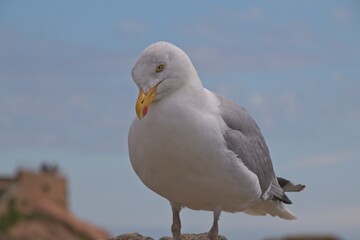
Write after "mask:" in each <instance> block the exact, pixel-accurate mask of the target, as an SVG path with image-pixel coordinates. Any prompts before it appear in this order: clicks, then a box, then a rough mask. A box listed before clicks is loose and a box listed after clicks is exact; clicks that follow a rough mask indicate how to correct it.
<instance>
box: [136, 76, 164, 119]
mask: <svg viewBox="0 0 360 240" xmlns="http://www.w3.org/2000/svg"><path fill="white" fill-rule="evenodd" d="M160 83H161V81H160V82H158V83H157V84H156V85H155V86H153V87H152V88H150V90H149V91H148V92H147V93H144V91H143V90H142V89H140V91H139V96H138V98H137V101H136V115H137V116H138V118H139V119H142V118H143V117H145V115H146V114H147V112H148V110H149V108H150V105H151V103H152V101H153V100H154V99H155V97H156V88H157V87H158V86H159V84H160Z"/></svg>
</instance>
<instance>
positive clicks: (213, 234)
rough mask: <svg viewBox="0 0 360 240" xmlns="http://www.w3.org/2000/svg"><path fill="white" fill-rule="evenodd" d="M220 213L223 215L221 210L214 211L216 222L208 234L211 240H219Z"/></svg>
mask: <svg viewBox="0 0 360 240" xmlns="http://www.w3.org/2000/svg"><path fill="white" fill-rule="evenodd" d="M220 213H221V211H220V210H215V211H214V222H213V225H212V227H211V229H210V231H209V233H208V237H209V239H210V240H217V238H218V233H219V228H218V221H219V217H220Z"/></svg>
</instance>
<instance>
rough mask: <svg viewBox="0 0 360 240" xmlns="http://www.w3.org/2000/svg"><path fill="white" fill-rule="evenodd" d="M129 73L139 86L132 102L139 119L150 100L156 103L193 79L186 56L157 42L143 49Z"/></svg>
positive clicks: (191, 66)
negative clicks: (136, 95) (134, 104)
mask: <svg viewBox="0 0 360 240" xmlns="http://www.w3.org/2000/svg"><path fill="white" fill-rule="evenodd" d="M131 74H132V78H133V80H134V82H135V83H136V85H137V86H138V87H139V96H138V99H137V101H136V114H137V116H138V118H139V119H141V118H143V117H144V116H145V115H146V114H147V112H148V110H149V108H150V105H151V103H152V102H153V101H160V100H161V99H162V98H164V97H166V96H168V95H169V94H171V93H173V92H175V91H176V90H178V89H180V88H181V87H182V86H184V85H186V84H188V83H189V82H191V81H194V80H193V79H194V78H195V79H196V78H197V73H196V70H195V68H194V66H193V64H192V63H191V61H190V59H189V57H188V56H187V55H186V53H185V52H184V51H183V50H181V49H180V48H178V47H176V46H175V45H173V44H171V43H167V42H157V43H154V44H152V45H150V46H149V47H147V48H146V49H145V50H144V51H143V52H142V54H141V55H140V57H139V59H138V60H137V61H136V62H135V65H134V67H133V69H132V72H131Z"/></svg>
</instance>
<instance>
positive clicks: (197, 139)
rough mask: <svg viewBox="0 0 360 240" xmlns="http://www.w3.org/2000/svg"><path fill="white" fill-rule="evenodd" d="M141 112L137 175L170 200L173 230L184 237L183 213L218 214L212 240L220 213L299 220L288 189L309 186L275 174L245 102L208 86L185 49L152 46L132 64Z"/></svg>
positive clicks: (136, 127)
mask: <svg viewBox="0 0 360 240" xmlns="http://www.w3.org/2000/svg"><path fill="white" fill-rule="evenodd" d="M131 74H132V78H133V80H134V82H135V83H136V85H137V87H138V88H139V95H138V98H137V101H136V107H135V108H136V114H137V117H135V119H134V120H133V122H132V124H131V127H130V130H129V135H128V147H129V157H130V161H131V165H132V167H133V169H134V171H135V172H136V174H137V175H138V177H139V178H140V180H141V181H142V182H143V183H144V185H146V186H147V187H148V188H150V189H151V190H152V191H154V192H155V193H157V194H159V195H160V196H162V197H164V198H166V199H167V200H168V201H169V202H170V205H171V209H172V225H171V232H172V235H173V239H174V240H178V239H180V237H181V220H180V210H181V209H182V208H189V209H193V210H205V211H212V212H213V224H212V227H211V229H210V231H209V232H208V237H209V239H210V240H215V239H217V237H218V220H219V217H220V214H221V212H222V211H225V212H231V213H234V212H244V213H246V214H250V215H262V216H264V215H267V214H269V215H271V216H277V217H280V218H283V219H287V220H292V219H295V218H296V217H295V215H294V214H293V213H291V212H290V211H289V210H288V209H286V208H285V206H284V204H291V201H290V199H289V198H288V197H287V196H286V194H285V191H293V192H297V191H301V190H303V189H304V187H305V186H304V185H301V184H294V183H292V182H291V181H289V180H287V179H284V178H277V177H276V175H275V172H274V168H273V165H272V161H271V158H270V153H269V149H268V147H267V145H266V142H265V139H264V137H263V135H262V133H261V131H260V129H259V127H258V125H257V124H256V122H255V121H254V120H253V118H252V117H251V116H250V115H249V113H248V112H247V111H246V110H245V109H244V108H243V107H241V106H239V105H237V104H235V103H233V102H232V101H230V100H228V99H227V98H225V97H223V96H220V95H218V94H215V93H213V92H211V91H210V90H208V89H206V88H204V87H203V84H202V82H201V80H200V78H199V76H198V74H197V71H196V69H195V67H194V65H193V64H192V62H191V60H190V58H189V57H188V56H187V54H186V53H185V52H184V51H183V50H182V49H180V48H178V47H177V46H175V45H173V44H171V43H168V42H157V43H154V44H151V45H150V46H148V47H147V48H146V49H145V50H144V51H143V52H142V54H141V55H140V57H139V58H138V60H137V61H136V62H135V64H134V67H133V69H132V72H131Z"/></svg>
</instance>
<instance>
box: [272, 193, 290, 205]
mask: <svg viewBox="0 0 360 240" xmlns="http://www.w3.org/2000/svg"><path fill="white" fill-rule="evenodd" d="M274 200H277V201H280V202H283V203H285V204H292V201H291V200H290V198H288V196H286V194H285V193H284V195H283V196H282V197H281V198H279V197H277V196H274Z"/></svg>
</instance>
